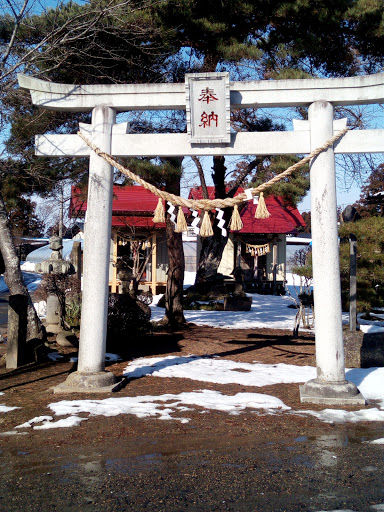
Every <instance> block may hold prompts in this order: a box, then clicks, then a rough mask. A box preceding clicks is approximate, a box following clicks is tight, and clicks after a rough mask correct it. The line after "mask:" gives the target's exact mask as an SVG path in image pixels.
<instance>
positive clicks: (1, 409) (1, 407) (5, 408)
mask: <svg viewBox="0 0 384 512" xmlns="http://www.w3.org/2000/svg"><path fill="white" fill-rule="evenodd" d="M15 409H20V407H8V406H7V405H4V404H0V412H9V411H14V410H15Z"/></svg>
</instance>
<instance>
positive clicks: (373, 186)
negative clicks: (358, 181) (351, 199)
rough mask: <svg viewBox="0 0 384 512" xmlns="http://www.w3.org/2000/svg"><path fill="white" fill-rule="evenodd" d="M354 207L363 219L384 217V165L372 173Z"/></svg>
mask: <svg viewBox="0 0 384 512" xmlns="http://www.w3.org/2000/svg"><path fill="white" fill-rule="evenodd" d="M354 206H355V207H356V209H357V211H358V212H359V214H360V215H361V216H362V217H372V216H375V217H377V216H381V217H383V216H384V164H380V165H379V166H378V167H376V169H374V170H373V171H372V172H371V174H370V176H369V178H368V180H367V183H366V185H364V187H363V188H362V189H361V195H360V199H359V200H358V201H357V202H356V203H355V205H354Z"/></svg>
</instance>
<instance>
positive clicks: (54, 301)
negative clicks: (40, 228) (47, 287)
mask: <svg viewBox="0 0 384 512" xmlns="http://www.w3.org/2000/svg"><path fill="white" fill-rule="evenodd" d="M49 248H50V249H52V253H51V256H50V257H49V259H48V260H46V261H43V262H42V263H37V264H36V266H35V270H37V272H42V273H43V274H55V275H59V274H62V275H65V274H72V273H73V272H74V268H73V265H72V264H71V263H70V262H69V261H65V260H63V258H62V254H61V250H62V249H63V241H62V239H61V238H60V237H59V236H52V237H51V238H50V239H49ZM61 313H62V308H61V305H60V301H59V298H58V296H57V295H55V294H50V295H48V297H47V317H46V324H47V325H46V329H47V331H48V332H53V333H58V332H60V331H61Z"/></svg>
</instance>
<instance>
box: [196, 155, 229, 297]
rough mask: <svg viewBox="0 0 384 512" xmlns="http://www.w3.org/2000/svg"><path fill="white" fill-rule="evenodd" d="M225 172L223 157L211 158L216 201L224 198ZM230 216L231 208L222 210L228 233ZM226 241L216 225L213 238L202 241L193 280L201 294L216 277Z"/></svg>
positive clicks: (225, 237) (226, 237) (226, 238)
mask: <svg viewBox="0 0 384 512" xmlns="http://www.w3.org/2000/svg"><path fill="white" fill-rule="evenodd" d="M225 171H226V167H225V158H224V157H223V156H215V157H214V158H213V181H214V184H215V198H217V199H224V198H225V197H226V191H225ZM231 214H232V209H231V208H225V209H224V217H223V219H224V220H225V224H226V226H227V232H228V231H229V228H228V223H229V221H230V218H231ZM227 241H228V236H223V234H222V231H221V229H220V228H219V227H218V226H217V224H216V223H214V225H213V236H210V237H208V238H204V239H203V241H202V247H201V253H200V258H199V265H198V268H197V272H196V280H195V287H196V288H197V289H198V290H200V291H201V292H204V291H205V290H204V288H205V287H206V286H209V284H208V283H209V282H210V280H212V278H214V277H215V276H216V274H217V270H218V268H219V265H220V262H221V258H222V256H223V251H224V248H225V246H226V244H227Z"/></svg>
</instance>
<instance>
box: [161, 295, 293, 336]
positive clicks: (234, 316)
mask: <svg viewBox="0 0 384 512" xmlns="http://www.w3.org/2000/svg"><path fill="white" fill-rule="evenodd" d="M248 295H249V296H250V297H252V306H251V310H250V311H203V310H198V311H184V316H185V318H186V320H187V322H193V323H194V324H196V325H207V326H211V327H222V328H227V329H254V328H258V327H268V328H273V329H293V324H294V320H295V316H296V312H297V310H296V309H291V308H289V307H288V306H289V305H291V304H293V301H292V299H290V298H289V297H288V296H284V297H283V296H274V295H258V294H257V293H252V294H248ZM158 299H159V296H156V297H155V298H154V301H153V303H152V305H151V310H152V316H151V320H153V321H158V320H161V319H162V318H163V316H164V309H163V308H158V307H157V306H156V305H155V304H157V300H158Z"/></svg>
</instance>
